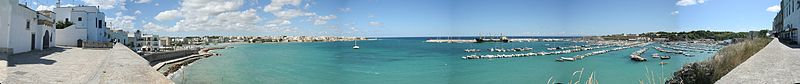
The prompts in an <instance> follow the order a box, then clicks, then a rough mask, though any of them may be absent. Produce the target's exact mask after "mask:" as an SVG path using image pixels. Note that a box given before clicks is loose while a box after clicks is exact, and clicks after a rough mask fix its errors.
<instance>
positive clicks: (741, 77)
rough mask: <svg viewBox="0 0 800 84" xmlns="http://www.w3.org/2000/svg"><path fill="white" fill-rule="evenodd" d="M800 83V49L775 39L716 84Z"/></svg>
mask: <svg viewBox="0 0 800 84" xmlns="http://www.w3.org/2000/svg"><path fill="white" fill-rule="evenodd" d="M792 83H800V49H792V48H790V47H787V46H786V45H784V44H782V43H781V42H779V41H778V39H773V40H772V41H771V42H770V43H769V44H768V45H767V46H766V47H764V48H763V49H761V51H758V53H756V54H755V55H753V56H752V57H750V58H749V59H747V61H745V62H744V63H742V64H740V65H739V66H737V67H736V68H734V69H733V70H731V72H729V73H728V74H727V75H725V76H723V77H722V78H721V79H720V80H718V81H717V82H716V84H792Z"/></svg>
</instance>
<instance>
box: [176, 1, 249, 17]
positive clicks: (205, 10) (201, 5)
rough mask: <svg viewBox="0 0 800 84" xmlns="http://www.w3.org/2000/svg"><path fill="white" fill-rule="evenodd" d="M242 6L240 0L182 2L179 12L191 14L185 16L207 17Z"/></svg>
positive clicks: (242, 2)
mask: <svg viewBox="0 0 800 84" xmlns="http://www.w3.org/2000/svg"><path fill="white" fill-rule="evenodd" d="M243 4H244V1H242V0H183V1H182V2H181V7H180V10H181V12H191V14H186V15H198V16H208V15H216V14H219V13H222V12H229V11H236V10H238V9H239V7H241V6H242V5H243Z"/></svg>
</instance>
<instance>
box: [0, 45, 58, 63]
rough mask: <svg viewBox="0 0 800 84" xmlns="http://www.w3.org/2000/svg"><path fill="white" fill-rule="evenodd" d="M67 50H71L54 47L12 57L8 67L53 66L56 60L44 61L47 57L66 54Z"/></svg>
mask: <svg viewBox="0 0 800 84" xmlns="http://www.w3.org/2000/svg"><path fill="white" fill-rule="evenodd" d="M66 49H71V48H63V47H52V48H47V49H44V50H37V51H31V52H25V53H20V54H15V55H11V56H9V57H8V59H9V60H7V61H8V67H15V66H16V65H18V64H45V65H52V64H53V63H55V62H56V61H55V60H50V59H42V58H44V57H45V56H49V55H51V54H53V53H56V52H64V51H65V50H66Z"/></svg>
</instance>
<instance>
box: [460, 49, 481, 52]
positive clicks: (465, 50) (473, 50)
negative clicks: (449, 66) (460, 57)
mask: <svg viewBox="0 0 800 84" xmlns="http://www.w3.org/2000/svg"><path fill="white" fill-rule="evenodd" d="M464 52H481V50H479V49H464Z"/></svg>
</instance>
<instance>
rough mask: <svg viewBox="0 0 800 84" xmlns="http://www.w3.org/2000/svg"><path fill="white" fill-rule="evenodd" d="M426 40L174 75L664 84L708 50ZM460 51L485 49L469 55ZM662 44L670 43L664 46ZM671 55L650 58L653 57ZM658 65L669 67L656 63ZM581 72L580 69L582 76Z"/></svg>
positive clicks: (272, 82)
mask: <svg viewBox="0 0 800 84" xmlns="http://www.w3.org/2000/svg"><path fill="white" fill-rule="evenodd" d="M424 40H425V39H424V38H422V39H421V38H390V39H381V40H372V41H358V45H359V46H360V47H361V49H352V47H353V44H354V42H311V43H262V44H234V45H230V46H233V47H234V48H230V49H223V50H215V51H212V52H214V53H219V54H222V55H221V56H214V57H210V58H206V59H202V60H199V61H197V62H195V63H194V64H191V65H189V66H188V67H186V68H184V72H179V73H178V74H179V75H178V76H176V77H175V78H173V79H172V80H173V81H175V82H176V83H178V84H205V83H212V84H542V83H547V82H548V81H550V82H560V83H568V82H570V81H573V82H575V81H580V82H581V83H584V82H585V81H586V80H587V79H588V77H589V76H590V75H592V73H594V74H593V75H594V77H593V79H595V80H597V82H599V83H606V84H633V83H639V82H640V81H643V82H645V83H648V82H654V83H663V82H664V80H666V79H668V78H671V77H672V73H673V72H675V71H677V70H678V69H680V67H681V66H682V65H683V64H686V63H690V62H696V61H702V60H705V59H707V58H709V57H711V55H713V53H703V52H691V54H694V55H696V56H694V57H688V56H684V55H679V54H668V53H660V52H658V51H657V50H655V49H653V48H652V47H653V46H659V45H660V44H657V43H654V44H651V45H648V46H647V47H648V51H646V52H645V53H643V54H642V57H645V58H647V59H648V61H646V62H635V61H631V60H630V58H629V57H630V54H631V53H633V52H635V51H637V50H639V49H641V47H634V48H628V49H624V50H620V51H611V52H609V53H605V54H599V55H595V56H590V57H586V58H584V59H582V60H577V61H573V62H556V61H555V59H556V58H559V57H572V56H575V55H578V54H585V53H589V52H593V51H599V50H606V49H610V48H613V47H610V48H603V49H595V50H589V51H580V52H575V53H570V54H560V55H544V56H531V57H513V58H495V59H469V60H466V59H462V58H461V57H462V56H466V55H472V54H479V55H480V54H513V53H527V52H541V51H550V50H547V49H546V48H548V47H559V46H574V45H585V44H587V43H582V42H513V43H425V42H423V41H424ZM519 47H531V48H534V50H532V51H526V52H488V50H486V49H489V48H519ZM464 49H482V52H477V53H468V52H464V51H463V50H464ZM665 49H667V48H665ZM653 53H659V54H660V55H669V56H671V57H672V59H666V60H661V59H658V58H651V54H653ZM660 62H667V63H668V64H665V65H661V64H659V63H660ZM581 72H582V73H581Z"/></svg>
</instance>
